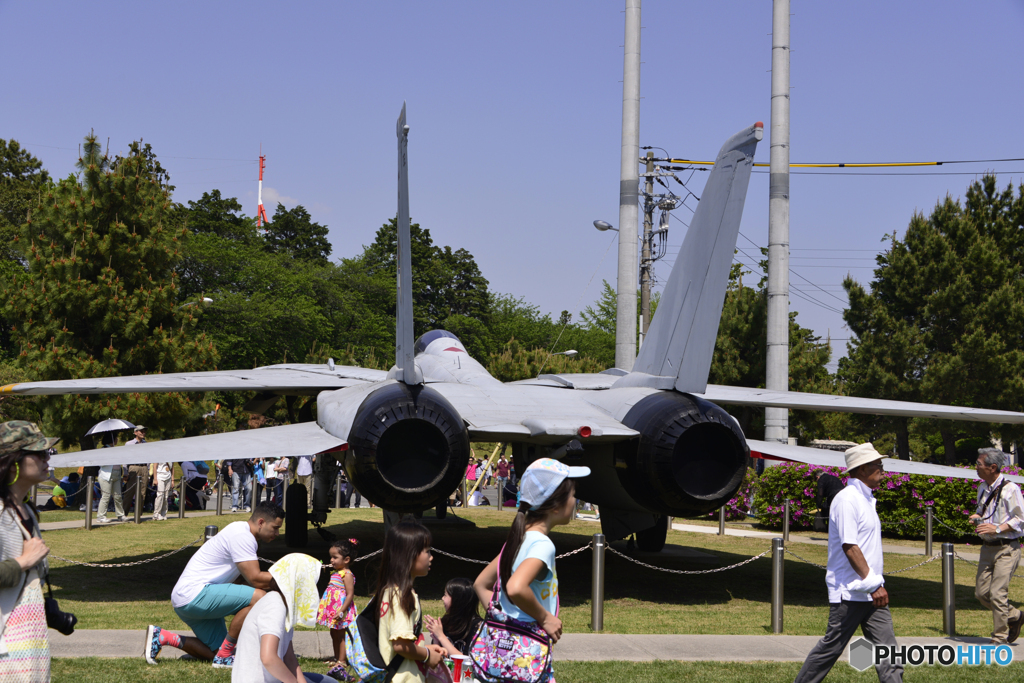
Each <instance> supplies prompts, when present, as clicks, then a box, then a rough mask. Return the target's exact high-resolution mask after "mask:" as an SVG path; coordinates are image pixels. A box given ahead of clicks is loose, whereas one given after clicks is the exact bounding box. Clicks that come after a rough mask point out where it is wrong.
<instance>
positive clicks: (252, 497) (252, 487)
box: [249, 472, 256, 510]
mask: <svg viewBox="0 0 1024 683" xmlns="http://www.w3.org/2000/svg"><path fill="white" fill-rule="evenodd" d="M254 505H256V473H255V472H253V473H252V474H250V475H249V509H250V510H252V508H253V506H254Z"/></svg>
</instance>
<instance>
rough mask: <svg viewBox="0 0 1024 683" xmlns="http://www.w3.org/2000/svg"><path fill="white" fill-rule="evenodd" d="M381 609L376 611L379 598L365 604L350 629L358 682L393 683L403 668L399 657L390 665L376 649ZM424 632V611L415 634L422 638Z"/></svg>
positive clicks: (350, 660)
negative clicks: (378, 615)
mask: <svg viewBox="0 0 1024 683" xmlns="http://www.w3.org/2000/svg"><path fill="white" fill-rule="evenodd" d="M379 612H380V609H379V608H378V607H377V598H376V597H374V598H373V599H371V600H370V602H368V603H367V604H366V607H364V608H363V611H362V612H360V613H359V616H358V617H356V623H355V624H354V625H353V626H351V627H349V628H348V630H347V631H346V633H347V634H348V638H349V647H348V663H349V666H351V667H352V668H353V669H354V670H355V672H356V675H358V676H359V680H361V681H365V682H366V683H390V681H391V679H392V678H394V677H395V673H396V672H397V671H398V667H400V666H401V665H402V659H403V657H402V655H399V654H396V655H395V657H394V659H392V660H391V661H390V662H388V663H387V664H385V663H384V657H383V656H382V655H381V653H380V648H379V647H378V646H377V635H378V628H377V614H378V613H379ZM422 630H423V610H422V609H421V610H420V618H419V620H418V621H417V622H416V628H415V629H414V630H413V633H415V634H416V637H417V638H419V635H420V633H421V632H422Z"/></svg>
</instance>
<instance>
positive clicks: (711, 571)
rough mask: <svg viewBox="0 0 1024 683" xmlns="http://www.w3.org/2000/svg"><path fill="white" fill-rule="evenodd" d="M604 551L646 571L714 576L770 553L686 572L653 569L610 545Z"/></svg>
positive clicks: (652, 566) (662, 568)
mask: <svg viewBox="0 0 1024 683" xmlns="http://www.w3.org/2000/svg"><path fill="white" fill-rule="evenodd" d="M605 550H607V551H609V552H610V553H612V554H613V555H618V556H619V557H621V558H623V559H624V560H629V561H630V562H632V563H633V564H638V565H640V566H641V567H646V568H647V569H653V570H655V571H659V572H665V573H667V574H715V573H718V572H724V571H727V570H729V569H737V568H738V567H742V566H743V565H745V564H749V563H751V562H753V561H754V560H756V559H757V558H759V557H764V556H765V555H767V554H768V553H770V552H771V548H769V549H768V550H765V551H764V552H763V553H760V554H758V555H754V556H753V557H750V558H747V559H746V560H743V561H742V562H737V563H736V564H731V565H729V566H728V567H717V568H715V569H693V570H686V569H666V568H665V567H655V566H654V565H653V564H647V563H646V562H641V561H640V560H637V559H634V558H632V557H630V556H629V555H626V554H625V553H621V552H619V551H618V550H616V549H615V548H613V547H611V546H610V545H609V546H606V547H605Z"/></svg>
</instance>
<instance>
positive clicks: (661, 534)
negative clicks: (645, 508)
mask: <svg viewBox="0 0 1024 683" xmlns="http://www.w3.org/2000/svg"><path fill="white" fill-rule="evenodd" d="M667 537H668V515H661V516H660V517H658V521H657V522H655V523H654V526H652V527H651V528H650V529H644V530H643V531H638V532H636V547H637V549H638V550H641V551H643V552H645V553H660V552H661V551H662V549H663V548H664V547H665V539H666V538H667Z"/></svg>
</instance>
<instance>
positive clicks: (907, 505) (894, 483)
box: [752, 462, 1022, 540]
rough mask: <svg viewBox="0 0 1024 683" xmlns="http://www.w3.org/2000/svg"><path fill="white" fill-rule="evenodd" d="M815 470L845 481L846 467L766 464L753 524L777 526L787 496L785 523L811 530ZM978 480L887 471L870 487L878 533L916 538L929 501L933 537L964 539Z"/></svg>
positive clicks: (1009, 471) (971, 528) (920, 533)
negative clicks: (877, 520) (932, 512)
mask: <svg viewBox="0 0 1024 683" xmlns="http://www.w3.org/2000/svg"><path fill="white" fill-rule="evenodd" d="M817 470H824V471H826V472H827V473H829V474H834V475H835V476H837V477H839V478H840V479H841V480H842V481H843V483H844V484H845V483H846V470H845V469H843V468H839V467H819V466H817V465H803V464H800V463H792V462H789V463H782V464H780V465H777V466H775V467H768V468H765V471H764V474H762V475H761V477H760V481H758V482H757V485H756V487H755V494H754V506H753V508H752V509H753V511H754V514H756V515H757V518H758V522H759V523H760V524H762V525H763V526H766V527H769V528H771V529H781V528H782V514H783V509H784V507H783V506H784V505H785V500H786V499H787V498H788V499H789V500H790V501H791V503H790V521H789V527H790V528H791V529H811V528H813V526H814V511H815V510H816V509H817V507H818V504H817V502H816V500H815V494H816V492H817V483H816V481H815V478H814V473H815V472H816V471H817ZM1003 472H1005V473H1007V474H1013V475H1018V476H1019V475H1020V474H1021V472H1022V470H1021V468H1019V467H1014V466H1010V467H1005V468H1003ZM980 483H981V481H980V480H978V479H957V478H954V477H926V476H922V475H917V474H900V473H898V472H891V473H890V472H887V473H886V474H885V475H884V476H883V478H882V484H881V485H880V486H879V487H878V489H877V490H876V491H875V498H877V499H878V505H877V507H876V510H877V511H878V517H879V519H880V520H881V522H882V533H883V534H885V535H887V536H895V537H901V538H921V537H922V536H924V532H925V517H924V516H925V506H927V505H931V506H932V508H933V510H934V515H935V524H934V526H933V529H932V532H933V534H934V538H936V539H939V538H949V539H952V540H963V539H964V538H965V537H969V536H972V535H973V534H974V526H973V525H972V524H971V523H970V522H968V521H967V518H968V516H970V515H971V514H972V513H973V512H974V504H975V500H976V499H977V495H978V485H979V484H980ZM940 521H941V522H943V523H944V524H946V525H947V526H943V525H942V524H940V523H939V522H940Z"/></svg>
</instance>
